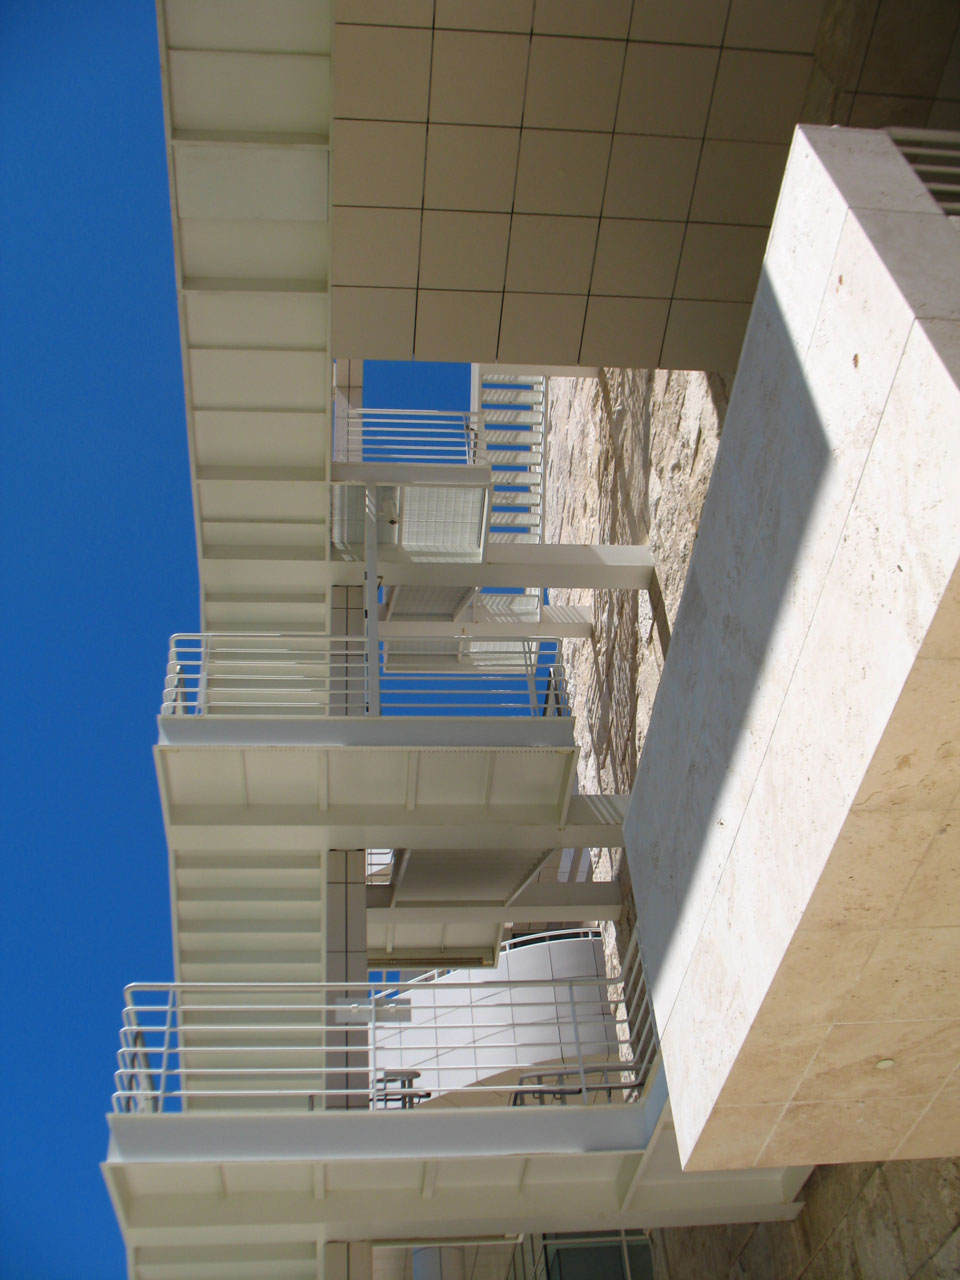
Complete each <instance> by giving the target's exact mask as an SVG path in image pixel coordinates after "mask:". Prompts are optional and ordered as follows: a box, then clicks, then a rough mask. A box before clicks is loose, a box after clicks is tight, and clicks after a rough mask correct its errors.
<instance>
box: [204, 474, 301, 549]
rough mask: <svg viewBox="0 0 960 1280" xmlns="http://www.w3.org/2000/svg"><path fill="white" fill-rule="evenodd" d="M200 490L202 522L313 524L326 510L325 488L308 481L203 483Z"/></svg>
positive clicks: (220, 481)
mask: <svg viewBox="0 0 960 1280" xmlns="http://www.w3.org/2000/svg"><path fill="white" fill-rule="evenodd" d="M197 490H198V494H199V506H200V517H201V519H202V520H229V521H253V520H258V521H259V520H267V521H276V522H279V521H282V520H293V521H295V522H297V523H312V522H313V521H317V520H321V519H323V518H324V516H325V511H326V503H325V499H326V486H325V485H322V484H318V483H314V482H312V481H309V480H278V481H274V482H270V483H268V482H266V481H262V480H201V481H200V482H199V483H198V485H197ZM274 545H281V546H282V545H288V544H283V543H279V544H274ZM289 545H293V544H289Z"/></svg>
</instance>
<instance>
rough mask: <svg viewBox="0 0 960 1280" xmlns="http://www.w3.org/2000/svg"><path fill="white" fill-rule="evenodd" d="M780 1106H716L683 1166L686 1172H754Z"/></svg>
mask: <svg viewBox="0 0 960 1280" xmlns="http://www.w3.org/2000/svg"><path fill="white" fill-rule="evenodd" d="M782 1109H783V1108H782V1106H781V1105H780V1104H777V1105H774V1106H764V1105H762V1104H752V1105H750V1104H747V1105H744V1106H725V1105H723V1104H720V1105H718V1106H716V1107H714V1109H713V1111H712V1112H711V1113H710V1118H709V1119H708V1120H707V1123H706V1124H705V1125H704V1127H703V1131H702V1132H701V1134H700V1137H699V1138H698V1139H697V1145H696V1146H695V1147H694V1149H693V1151H692V1152H691V1153H690V1157H689V1159H688V1160H687V1161H686V1163H685V1164H684V1166H683V1169H684V1172H685V1173H696V1172H707V1171H709V1170H711V1169H751V1168H752V1167H753V1165H754V1163H755V1162H756V1159H757V1157H758V1156H759V1154H760V1152H761V1151H762V1150H763V1147H764V1144H765V1143H766V1142H767V1140H768V1139H769V1137H770V1134H771V1133H772V1132H773V1127H774V1125H775V1124H776V1122H777V1119H778V1118H779V1116H780V1112H781V1110H782Z"/></svg>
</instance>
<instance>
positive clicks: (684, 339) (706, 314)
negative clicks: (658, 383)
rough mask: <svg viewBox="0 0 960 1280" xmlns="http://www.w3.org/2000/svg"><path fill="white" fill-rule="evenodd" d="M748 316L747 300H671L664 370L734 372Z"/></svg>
mask: <svg viewBox="0 0 960 1280" xmlns="http://www.w3.org/2000/svg"><path fill="white" fill-rule="evenodd" d="M749 318H750V306H749V304H748V303H746V302H690V301H684V300H681V299H674V302H673V306H672V307H671V308H670V319H669V320H668V321H667V332H666V336H665V337H664V340H663V351H662V353H661V355H660V366H661V368H664V369H711V370H716V371H718V372H723V371H725V370H729V371H733V370H734V369H736V367H737V362H738V360H739V359H740V347H741V346H742V345H743V335H744V334H745V333H746V330H747V321H748V320H749Z"/></svg>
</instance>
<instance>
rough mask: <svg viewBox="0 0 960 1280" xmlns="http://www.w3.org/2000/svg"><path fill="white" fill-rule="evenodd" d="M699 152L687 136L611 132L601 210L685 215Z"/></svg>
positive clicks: (672, 217)
mask: <svg viewBox="0 0 960 1280" xmlns="http://www.w3.org/2000/svg"><path fill="white" fill-rule="evenodd" d="M699 155H700V143H699V142H697V141H695V140H694V139H692V138H640V137H634V136H631V135H629V134H622V133H618V134H616V135H614V139H613V149H612V150H611V153H610V173H609V176H608V178H607V191H606V197H605V199H604V202H603V212H604V216H605V217H609V218H654V219H664V220H666V221H675V222H682V221H684V220H685V219H686V217H687V213H688V210H689V208H690V197H691V194H692V192H693V184H694V179H695V178H696V175H697V160H698V157H699Z"/></svg>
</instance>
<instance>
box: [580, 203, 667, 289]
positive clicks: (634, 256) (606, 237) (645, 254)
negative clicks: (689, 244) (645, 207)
mask: <svg viewBox="0 0 960 1280" xmlns="http://www.w3.org/2000/svg"><path fill="white" fill-rule="evenodd" d="M682 243H683V223H682V222H641V221H639V220H637V219H633V218H629V219H628V218H604V219H603V220H602V221H601V223H600V235H599V238H598V240H597V258H596V262H595V263H594V266H593V284H592V289H593V291H594V292H595V293H598V294H606V295H608V296H612V297H617V296H623V297H637V298H669V297H670V296H671V295H672V293H673V284H674V280H675V279H676V275H677V263H678V262H679V260H680V246H681V244H682Z"/></svg>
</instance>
